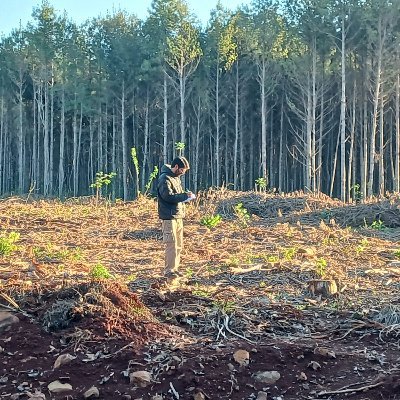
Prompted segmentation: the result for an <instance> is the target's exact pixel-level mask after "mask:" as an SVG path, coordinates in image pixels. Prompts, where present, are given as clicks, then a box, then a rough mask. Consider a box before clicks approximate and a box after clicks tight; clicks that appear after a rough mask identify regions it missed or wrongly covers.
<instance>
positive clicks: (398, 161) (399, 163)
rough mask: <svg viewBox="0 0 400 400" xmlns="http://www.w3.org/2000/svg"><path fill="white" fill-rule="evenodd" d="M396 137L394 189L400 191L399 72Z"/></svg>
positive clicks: (399, 76) (398, 77) (399, 81)
mask: <svg viewBox="0 0 400 400" xmlns="http://www.w3.org/2000/svg"><path fill="white" fill-rule="evenodd" d="M395 115H396V117H395V118H396V133H395V135H396V139H395V154H396V155H395V164H394V171H395V173H394V175H395V179H394V190H395V192H399V191H400V74H397V80H396V110H395Z"/></svg>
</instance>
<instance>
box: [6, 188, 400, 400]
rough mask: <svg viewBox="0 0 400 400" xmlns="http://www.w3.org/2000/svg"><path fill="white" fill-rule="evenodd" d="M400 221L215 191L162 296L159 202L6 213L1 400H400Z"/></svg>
mask: <svg viewBox="0 0 400 400" xmlns="http://www.w3.org/2000/svg"><path fill="white" fill-rule="evenodd" d="M240 204H241V205H240ZM399 207H400V200H399V198H398V197H396V196H392V197H391V198H388V199H384V200H382V201H373V202H370V203H368V204H353V205H344V204H342V203H341V202H339V201H334V200H331V199H329V198H327V197H325V196H321V195H320V196H315V195H304V194H302V193H297V194H291V195H286V196H278V195H269V194H267V195H265V194H260V193H254V192H252V193H234V192H229V191H221V190H219V191H209V192H207V193H203V194H201V195H200V196H199V197H198V201H197V203H196V204H192V205H190V207H189V209H188V218H187V220H186V225H185V245H186V248H185V250H184V254H183V259H182V270H181V272H182V275H183V276H182V277H181V278H179V279H177V280H174V281H172V282H165V280H164V279H162V265H163V244H162V240H161V231H160V224H159V221H158V218H157V212H156V203H155V202H154V201H153V200H151V199H146V198H141V199H139V200H138V201H135V202H132V203H117V204H108V203H107V202H101V203H100V204H99V205H95V204H94V203H93V201H92V199H77V200H70V201H68V202H65V203H60V202H51V201H33V202H32V201H29V202H25V201H24V200H23V199H16V198H12V199H6V200H3V201H1V202H0V224H1V229H0V236H1V240H0V252H3V255H1V256H0V311H4V312H10V313H12V314H13V315H16V316H18V318H19V322H16V323H14V324H13V325H12V326H11V328H2V327H1V322H0V368H1V369H0V398H1V399H27V398H29V397H30V398H33V399H34V400H41V399H67V398H68V399H70V400H72V399H82V398H84V393H85V392H86V396H89V397H88V398H95V397H96V396H97V391H98V395H99V398H103V399H140V398H141V399H178V398H179V399H195V400H201V399H204V398H206V399H232V400H233V399H259V400H262V399H265V398H268V399H274V398H275V399H276V400H277V399H282V400H289V399H290V400H294V399H347V398H350V399H359V400H361V399H364V400H366V399H371V400H372V399H398V398H400V388H399V371H400V369H399V368H400V367H399V366H400V349H399V346H398V335H399V333H400V305H399V304H400V302H399V290H398V289H399V284H400V243H399V240H400V229H399V228H398V227H399V226H400V209H399ZM217 214H218V215H220V216H221V217H222V220H221V221H220V222H219V224H217V225H216V226H215V227H213V228H211V225H212V224H213V222H212V221H215V220H216V219H215V218H212V217H215V216H216V215H217ZM205 217H207V219H204V218H205ZM201 221H202V222H203V224H201ZM204 223H205V224H208V226H209V228H207V227H206V226H204ZM10 234H11V236H10ZM16 234H18V235H16ZM14 240H16V241H15V242H14ZM2 249H3V250H2ZM4 253H5V254H4ZM321 283H323V284H326V285H327V286H324V287H323V289H324V290H322V291H320V290H319V289H318V288H319V286H318V284H321ZM316 285H317V286H316ZM326 288H328V289H329V290H328V291H331V292H333V294H331V295H326V290H325V289H326ZM335 292H336V293H335ZM3 316H4V314H3ZM240 350H241V351H240ZM238 351H239V352H238ZM60 355H63V357H61V358H60ZM56 360H58V364H61V365H59V366H58V365H57V364H56V366H57V368H54V364H55V362H56ZM60 360H61V361H60ZM138 372H140V373H138ZM137 375H138V376H137ZM57 381H58V383H55V384H53V386H50V389H51V390H49V387H48V385H49V384H51V383H54V382H57ZM69 385H70V386H69ZM54 387H55V388H56V389H54ZM92 387H95V388H96V389H92V392H87V391H88V390H89V389H90V388H92ZM57 389H58V390H60V391H59V392H57ZM96 390H97V391H96ZM157 396H158V397H157Z"/></svg>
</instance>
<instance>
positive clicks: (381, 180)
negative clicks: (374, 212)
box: [379, 95, 385, 196]
mask: <svg viewBox="0 0 400 400" xmlns="http://www.w3.org/2000/svg"><path fill="white" fill-rule="evenodd" d="M384 146H385V145H384V131H383V95H382V96H381V97H380V112H379V195H380V196H383V195H384V194H385V167H384V159H385V157H384V154H385V147H384Z"/></svg>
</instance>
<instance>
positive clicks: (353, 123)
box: [347, 81, 357, 201]
mask: <svg viewBox="0 0 400 400" xmlns="http://www.w3.org/2000/svg"><path fill="white" fill-rule="evenodd" d="M356 96H357V91H356V82H355V81H354V87H353V107H352V110H351V127H350V148H349V164H348V168H347V169H348V176H347V201H350V196H351V188H352V187H353V188H354V184H355V182H354V180H353V179H352V176H353V171H354V168H353V156H354V141H355V129H356ZM353 198H354V189H353Z"/></svg>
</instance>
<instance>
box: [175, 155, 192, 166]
mask: <svg viewBox="0 0 400 400" xmlns="http://www.w3.org/2000/svg"><path fill="white" fill-rule="evenodd" d="M175 165H177V166H178V167H179V168H186V169H190V165H189V161H188V160H186V158H185V157H183V156H179V157H175V158H174V159H173V160H172V163H171V167H172V168H174V167H175Z"/></svg>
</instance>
